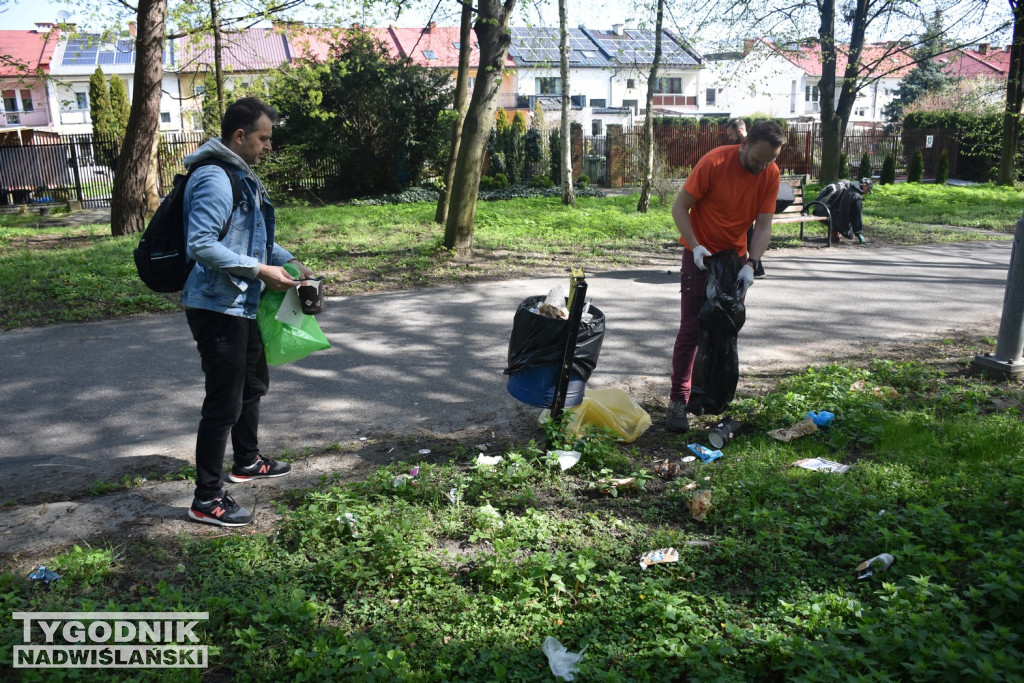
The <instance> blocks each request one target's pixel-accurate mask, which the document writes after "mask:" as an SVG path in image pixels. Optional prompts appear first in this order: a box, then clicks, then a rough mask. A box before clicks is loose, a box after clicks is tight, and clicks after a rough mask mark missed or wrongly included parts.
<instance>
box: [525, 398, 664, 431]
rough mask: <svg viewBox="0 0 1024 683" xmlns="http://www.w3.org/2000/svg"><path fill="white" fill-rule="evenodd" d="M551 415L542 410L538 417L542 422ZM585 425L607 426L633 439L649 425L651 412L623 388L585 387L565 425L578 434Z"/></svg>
mask: <svg viewBox="0 0 1024 683" xmlns="http://www.w3.org/2000/svg"><path fill="white" fill-rule="evenodd" d="M567 412H568V411H567ZM550 416H551V411H550V410H544V411H542V412H541V414H540V418H539V420H538V421H539V422H540V423H541V424H543V423H545V422H547V421H548V418H549V417H550ZM587 425H597V426H599V427H607V428H608V429H610V430H612V431H613V432H615V433H616V434H618V435H619V438H620V439H621V440H622V441H624V442H626V443H632V442H633V441H635V440H636V439H638V438H639V437H640V435H641V434H643V433H644V432H646V431H647V429H648V428H649V427H650V426H651V416H650V415H648V414H647V411H646V410H644V409H643V408H641V407H640V406H639V405H637V403H636V401H634V400H633V398H632V397H631V396H630V395H629V394H627V393H626V392H625V391H623V390H622V389H587V393H586V396H585V397H584V399H583V402H582V403H580V404H579V405H578V406H576V407H575V408H572V412H571V414H570V417H569V421H568V423H567V424H566V429H568V430H569V431H570V432H572V433H573V434H580V433H581V432H582V431H583V429H584V428H585V427H586V426H587Z"/></svg>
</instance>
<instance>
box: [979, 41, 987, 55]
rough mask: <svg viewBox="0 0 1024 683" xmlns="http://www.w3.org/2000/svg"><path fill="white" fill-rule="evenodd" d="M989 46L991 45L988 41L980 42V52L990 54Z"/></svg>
mask: <svg viewBox="0 0 1024 683" xmlns="http://www.w3.org/2000/svg"><path fill="white" fill-rule="evenodd" d="M988 46H989V44H988V43H978V54H982V55H987V54H988Z"/></svg>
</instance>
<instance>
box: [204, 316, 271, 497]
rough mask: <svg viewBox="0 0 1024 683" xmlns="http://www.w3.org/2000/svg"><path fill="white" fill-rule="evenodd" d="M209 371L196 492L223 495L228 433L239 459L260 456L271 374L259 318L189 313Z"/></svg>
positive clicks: (245, 460) (246, 460)
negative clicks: (259, 434) (262, 419)
mask: <svg viewBox="0 0 1024 683" xmlns="http://www.w3.org/2000/svg"><path fill="white" fill-rule="evenodd" d="M185 316H186V318H187V319H188V326H189V328H190V329H191V330H192V338H193V339H195V340H196V347H197V348H198V349H199V357H200V359H201V360H202V364H203V374H205V375H206V399H205V400H204V401H203V412H202V418H201V419H200V420H199V433H198V435H197V436H196V497H197V498H199V499H200V500H210V499H212V498H216V497H217V496H219V495H221V491H222V488H221V477H222V476H223V471H224V454H225V450H226V449H227V442H228V435H229V434H230V435H231V446H232V448H233V449H234V461H235V463H237V464H239V465H251V464H252V463H254V462H256V458H257V457H259V439H258V438H257V436H256V433H257V431H258V430H259V423H260V399H261V398H263V397H264V396H266V395H267V389H268V388H269V387H270V373H269V371H268V370H267V357H266V354H265V353H264V351H263V339H262V338H261V337H260V330H259V327H257V326H256V321H255V320H251V319H249V318H241V317H239V316H235V315H225V314H223V313H216V312H214V311H207V310H203V309H198V308H190V309H188V310H187V311H186V312H185Z"/></svg>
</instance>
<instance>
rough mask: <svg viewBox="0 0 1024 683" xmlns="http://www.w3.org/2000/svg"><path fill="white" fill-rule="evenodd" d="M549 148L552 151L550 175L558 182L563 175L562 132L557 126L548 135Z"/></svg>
mask: <svg viewBox="0 0 1024 683" xmlns="http://www.w3.org/2000/svg"><path fill="white" fill-rule="evenodd" d="M548 149H549V150H550V153H551V158H550V161H551V163H550V166H551V172H550V173H548V177H549V178H551V179H552V180H555V181H556V182H557V180H558V179H559V178H561V177H562V134H561V132H560V131H559V130H558V129H557V128H552V129H551V133H550V134H549V135H548Z"/></svg>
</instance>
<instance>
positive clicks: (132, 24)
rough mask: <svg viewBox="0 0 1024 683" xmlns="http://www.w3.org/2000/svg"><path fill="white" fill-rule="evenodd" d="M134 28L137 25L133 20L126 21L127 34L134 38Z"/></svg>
mask: <svg viewBox="0 0 1024 683" xmlns="http://www.w3.org/2000/svg"><path fill="white" fill-rule="evenodd" d="M136 28H137V27H136V25H135V22H134V21H129V22H128V35H130V36H131V37H132V38H134V37H135V33H136Z"/></svg>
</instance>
